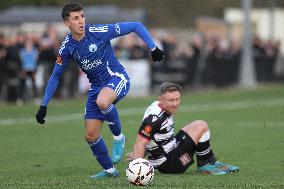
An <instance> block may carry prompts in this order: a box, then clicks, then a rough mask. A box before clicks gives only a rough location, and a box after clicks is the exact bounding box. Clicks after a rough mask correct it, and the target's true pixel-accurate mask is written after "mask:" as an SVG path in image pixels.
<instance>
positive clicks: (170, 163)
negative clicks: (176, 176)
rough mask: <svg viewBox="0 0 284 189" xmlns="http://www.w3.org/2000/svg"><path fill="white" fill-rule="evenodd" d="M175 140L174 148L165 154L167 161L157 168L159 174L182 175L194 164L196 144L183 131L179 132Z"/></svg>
mask: <svg viewBox="0 0 284 189" xmlns="http://www.w3.org/2000/svg"><path fill="white" fill-rule="evenodd" d="M175 138H176V141H177V146H176V148H175V149H173V150H172V151H171V152H170V153H169V154H167V160H166V161H165V162H164V163H163V164H162V165H160V166H159V167H158V168H157V169H158V170H159V171H160V172H161V173H183V172H185V171H186V169H187V168H188V167H189V166H190V165H192V164H193V163H194V160H193V155H194V152H195V150H196V144H195V143H194V141H193V140H192V138H191V137H190V136H188V134H187V133H185V132H184V131H183V130H180V131H179V132H178V133H177V134H176V136H175Z"/></svg>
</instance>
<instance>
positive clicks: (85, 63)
mask: <svg viewBox="0 0 284 189" xmlns="http://www.w3.org/2000/svg"><path fill="white" fill-rule="evenodd" d="M102 63H103V62H102V60H101V59H99V60H95V61H93V62H90V60H87V59H84V60H83V61H82V62H81V64H82V69H83V70H86V71H87V70H90V69H92V68H95V67H97V66H99V65H101V64H102Z"/></svg>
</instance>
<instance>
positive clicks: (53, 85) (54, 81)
mask: <svg viewBox="0 0 284 189" xmlns="http://www.w3.org/2000/svg"><path fill="white" fill-rule="evenodd" d="M63 70H64V67H63V66H60V65H58V64H55V67H54V70H53V72H52V74H51V76H50V79H49V81H48V84H47V87H46V90H45V93H44V98H43V101H42V104H41V106H40V107H39V109H38V111H37V114H36V120H37V122H38V123H40V124H44V123H45V119H44V118H45V116H46V113H47V105H48V103H49V101H50V99H51V98H52V97H53V95H54V93H55V91H56V89H57V86H58V83H59V80H60V78H61V75H62V73H63Z"/></svg>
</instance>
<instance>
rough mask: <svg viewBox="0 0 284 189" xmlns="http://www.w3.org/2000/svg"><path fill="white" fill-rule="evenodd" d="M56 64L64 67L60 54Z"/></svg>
mask: <svg viewBox="0 0 284 189" xmlns="http://www.w3.org/2000/svg"><path fill="white" fill-rule="evenodd" d="M56 63H57V64H58V65H60V66H61V65H62V58H61V56H60V54H58V55H57V57H56Z"/></svg>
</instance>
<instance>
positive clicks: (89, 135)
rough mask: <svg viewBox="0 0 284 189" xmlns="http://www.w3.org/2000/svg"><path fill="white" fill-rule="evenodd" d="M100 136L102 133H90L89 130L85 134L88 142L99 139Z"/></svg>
mask: <svg viewBox="0 0 284 189" xmlns="http://www.w3.org/2000/svg"><path fill="white" fill-rule="evenodd" d="M99 137H100V135H99V134H95V133H89V132H87V133H86V134H85V139H86V141H88V142H94V141H96V140H98V139H99Z"/></svg>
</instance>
